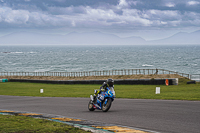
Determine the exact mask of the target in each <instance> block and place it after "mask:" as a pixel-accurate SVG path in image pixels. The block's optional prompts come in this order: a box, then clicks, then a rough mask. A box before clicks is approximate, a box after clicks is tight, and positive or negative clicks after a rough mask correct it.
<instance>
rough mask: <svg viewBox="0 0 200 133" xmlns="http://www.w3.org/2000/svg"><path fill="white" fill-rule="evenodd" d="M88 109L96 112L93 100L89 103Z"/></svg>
mask: <svg viewBox="0 0 200 133" xmlns="http://www.w3.org/2000/svg"><path fill="white" fill-rule="evenodd" d="M88 109H89V111H94V110H95V108H94V107H93V103H92V100H90V101H89V103H88Z"/></svg>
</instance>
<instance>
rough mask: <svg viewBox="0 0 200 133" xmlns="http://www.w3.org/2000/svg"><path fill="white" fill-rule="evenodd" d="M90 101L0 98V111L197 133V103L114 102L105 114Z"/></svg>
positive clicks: (199, 115) (199, 128)
mask: <svg viewBox="0 0 200 133" xmlns="http://www.w3.org/2000/svg"><path fill="white" fill-rule="evenodd" d="M88 102H89V98H64V97H26V96H24V97H21V96H1V95H0V109H6V110H13V111H27V112H35V113H44V114H53V115H61V116H67V117H73V118H80V119H86V120H91V121H99V122H104V123H108V124H117V125H123V126H128V127H135V128H141V129H146V130H151V131H155V132H162V133H199V132H200V101H179V100H143V99H117V98H116V99H115V101H114V102H113V104H112V106H111V108H110V110H109V111H108V112H106V113H105V112H102V111H99V110H95V111H93V112H91V111H88V108H87V105H88Z"/></svg>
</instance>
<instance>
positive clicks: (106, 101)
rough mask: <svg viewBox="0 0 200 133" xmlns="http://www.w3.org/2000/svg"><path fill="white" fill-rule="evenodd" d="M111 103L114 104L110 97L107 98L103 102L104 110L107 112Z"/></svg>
mask: <svg viewBox="0 0 200 133" xmlns="http://www.w3.org/2000/svg"><path fill="white" fill-rule="evenodd" d="M111 104H112V100H111V99H110V98H109V99H105V100H104V101H103V104H102V111H103V112H107V111H108V110H109V109H110V107H111Z"/></svg>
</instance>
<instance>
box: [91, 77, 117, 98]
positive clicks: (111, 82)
mask: <svg viewBox="0 0 200 133" xmlns="http://www.w3.org/2000/svg"><path fill="white" fill-rule="evenodd" d="M107 87H113V88H114V80H113V79H111V78H109V79H107V81H106V82H104V83H103V85H102V86H101V87H100V89H99V90H95V92H94V98H93V100H94V101H96V97H97V96H98V94H100V93H101V92H102V91H107Z"/></svg>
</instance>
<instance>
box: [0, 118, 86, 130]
mask: <svg viewBox="0 0 200 133" xmlns="http://www.w3.org/2000/svg"><path fill="white" fill-rule="evenodd" d="M36 132H37V133H89V132H87V131H84V130H81V129H79V128H75V127H73V126H69V125H66V124H63V123H59V122H53V121H49V120H45V119H36V118H31V117H27V116H14V115H0V133H36Z"/></svg>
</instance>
